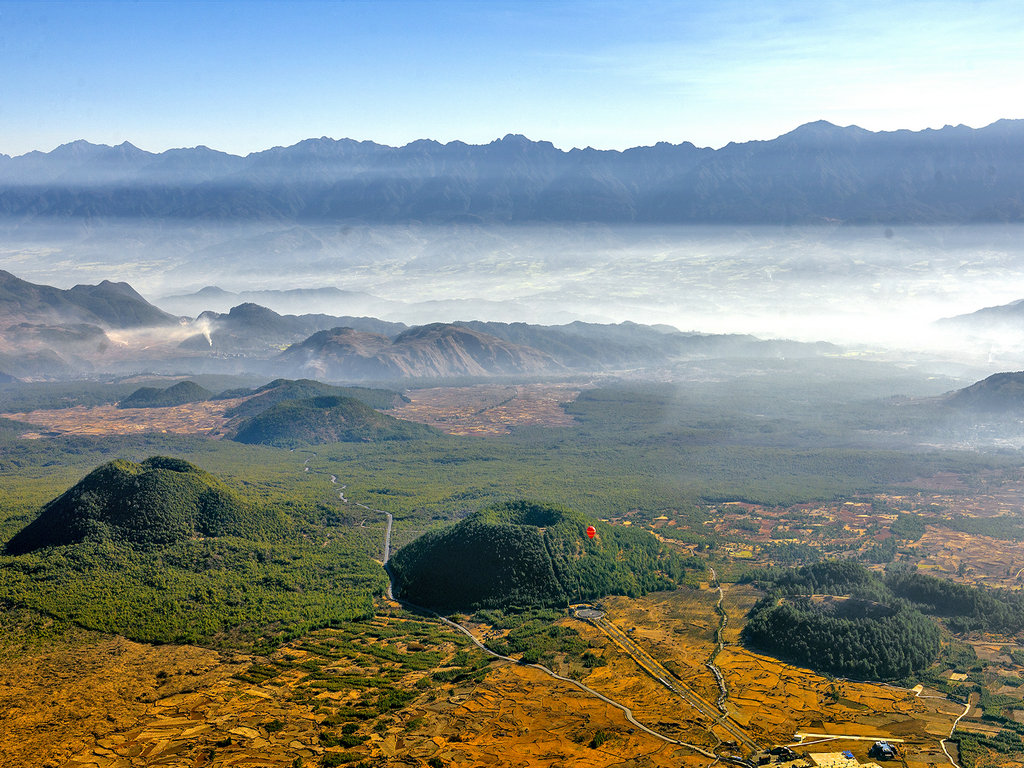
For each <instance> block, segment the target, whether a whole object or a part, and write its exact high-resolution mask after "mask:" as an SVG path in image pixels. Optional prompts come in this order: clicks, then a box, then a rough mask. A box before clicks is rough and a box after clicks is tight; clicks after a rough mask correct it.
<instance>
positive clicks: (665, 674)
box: [587, 617, 761, 762]
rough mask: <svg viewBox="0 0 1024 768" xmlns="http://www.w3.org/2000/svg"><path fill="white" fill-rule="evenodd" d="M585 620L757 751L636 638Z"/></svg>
mask: <svg viewBox="0 0 1024 768" xmlns="http://www.w3.org/2000/svg"><path fill="white" fill-rule="evenodd" d="M587 621H588V622H590V623H591V624H593V625H594V626H595V627H597V628H598V629H600V630H601V631H602V632H604V633H605V634H606V635H608V637H609V638H611V640H612V642H614V643H615V644H616V645H618V646H619V647H620V648H621V649H622V650H623V651H625V652H626V653H627V654H628V655H629V656H631V657H632V658H633V661H635V662H636V663H637V665H638V666H639V667H640V668H641V669H642V670H644V672H646V673H647V674H649V675H650V676H651V677H653V678H654V679H655V680H657V681H658V682H659V683H660V684H661V685H663V686H664V687H665V688H667V689H668V690H670V691H671V692H672V693H674V694H675V695H676V696H678V697H680V698H681V699H682V700H683V701H685V702H686V703H687V704H689V705H690V706H691V707H692V708H693V709H694V710H696V711H697V712H699V713H700V714H702V715H703V716H704V717H706V718H707V719H708V720H710V721H712V722H713V723H715V724H716V725H717V726H718V727H720V728H721V729H723V730H724V731H725V732H726V733H728V734H729V735H730V736H732V737H733V738H734V739H736V741H737V743H739V744H742V745H743V746H744V747H745V748H746V749H748V750H749V751H750V752H751V754H756V753H757V752H759V751H760V749H761V748H760V745H758V744H757V742H755V741H754V740H753V739H752V738H750V736H749V735H747V732H746V731H745V730H744V729H743V728H742V727H741V726H740V725H739V724H738V723H736V722H734V721H733V720H732V719H731V718H730V717H729V716H728V715H727V714H726V715H722V714H720V713H719V712H718V711H717V710H716V709H715V707H713V706H711V704H710V703H708V702H707V701H705V700H704V699H703V698H702V697H701V696H699V695H698V694H697V693H696V692H694V691H693V690H692V689H690V687H689V686H687V685H686V684H684V683H683V682H682V681H681V680H678V679H677V678H676V677H675V676H673V674H672V673H671V672H670V671H669V670H668V669H666V668H665V667H664V666H662V664H661V662H659V661H658V660H657V659H655V658H654V657H653V656H651V655H650V654H649V653H648V652H647V651H645V650H644V649H643V648H641V647H640V645H639V644H637V642H636V641H635V640H633V639H632V638H631V637H629V635H627V634H626V633H625V632H623V631H622V630H621V629H620V628H619V627H617V626H616V625H615V624H613V623H612V622H610V621H608V619H606V618H604V617H600V618H596V617H595V618H589V617H588V618H587ZM716 757H721V758H722V759H723V760H730V761H732V762H736V761H735V759H733V758H730V757H727V756H719V755H716Z"/></svg>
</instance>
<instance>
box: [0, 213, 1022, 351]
mask: <svg viewBox="0 0 1024 768" xmlns="http://www.w3.org/2000/svg"><path fill="white" fill-rule="evenodd" d="M1021 233H1024V226H1022V225H970V226H953V225H949V226H941V227H925V226H902V227H901V226H894V227H884V226H880V225H869V226H862V227H851V226H825V225H822V226H805V227H783V226H771V227H769V226H761V227H721V226H646V225H628V226H626V225H623V226H610V225H593V224H589V225H586V224H584V225H564V224H559V225H555V226H544V225H515V226H513V225H387V226H371V225H345V226H341V225H321V226H299V225H285V226H271V225H259V224H234V225H226V224H217V225H197V224H196V223H194V222H191V223H189V224H188V225H176V224H171V223H169V222H166V221H163V222H160V223H159V224H157V225H147V224H139V223H136V222H132V223H125V222H101V223H97V222H93V223H91V224H89V225H84V224H81V223H78V224H74V223H65V224H62V225H59V226H41V225H26V224H22V225H19V226H18V227H17V228H16V230H15V231H13V232H8V233H7V236H6V237H5V238H4V245H3V247H2V248H0V268H2V269H5V270H7V271H9V272H12V273H13V274H15V275H17V276H18V277H21V278H23V279H26V280H29V281H31V282H37V283H45V284H49V285H55V286H57V287H60V288H69V287H71V286H72V285H75V284H78V283H98V282H100V281H101V280H105V279H106V280H112V281H115V282H121V281H123V282H128V283H130V284H131V285H132V286H133V287H134V288H135V289H136V290H138V291H139V292H140V293H142V294H143V295H144V296H146V297H147V298H148V299H149V300H151V301H153V302H154V303H156V304H157V305H158V306H161V300H162V299H163V298H165V297H169V296H174V295H180V294H187V293H192V292H194V291H197V290H199V289H201V288H203V287H205V286H208V285H216V286H218V287H220V288H222V289H224V290H227V291H232V292H243V291H258V290H288V289H295V288H323V287H335V288H338V289H341V290H344V291H351V292H355V293H358V294H366V296H353V297H350V298H349V299H347V300H346V301H345V302H341V303H334V304H331V303H316V302H311V301H309V300H306V301H304V302H303V304H302V306H301V307H297V306H290V305H281V304H277V306H275V302H274V301H267V302H266V304H267V305H268V306H270V308H272V309H275V310H276V311H284V312H288V313H292V314H294V313H296V312H297V311H298V312H300V313H301V312H320V313H325V314H333V315H372V316H376V317H380V318H381V319H385V320H393V321H400V322H405V323H408V324H421V323H425V322H440V321H453V320H495V321H502V322H515V321H522V322H531V323H540V324H561V323H566V322H572V321H573V320H584V321H589V322H622V321H633V322H639V323H646V324H658V323H663V324H668V325H671V326H674V327H676V328H678V329H680V330H682V331H697V332H703V333H749V334H753V335H756V336H759V337H762V338H790V339H795V340H799V341H829V342H835V343H839V344H843V345H852V346H858V347H871V346H878V347H883V348H885V349H910V350H922V351H923V350H935V351H942V350H944V349H946V350H949V351H953V350H959V351H962V352H964V353H969V354H970V356H971V357H972V358H977V357H982V358H986V357H993V356H994V357H995V358H997V359H998V358H999V356H1000V355H1002V354H1004V353H1006V352H1007V350H1009V349H1012V348H1015V347H1017V346H1020V345H1021V340H1020V339H1016V338H1013V339H1010V338H1007V339H1003V340H1000V339H989V340H988V341H987V342H985V343H986V344H988V347H987V348H984V347H981V346H979V345H978V344H977V343H976V342H972V343H971V344H970V345H968V346H967V347H962V346H961V345H960V343H959V341H958V340H954V339H951V338H950V333H949V332H948V331H936V329H934V328H933V327H932V325H931V324H932V323H933V322H934V321H935V320H938V319H940V318H944V317H949V316H952V315H957V314H963V313H968V312H974V311H976V310H978V309H981V308H983V307H988V306H993V305H999V304H1006V303H1009V302H1012V301H1015V300H1017V299H1020V298H1024V238H1022V237H1020V235H1021ZM378 300H379V301H378ZM204 308H205V309H220V310H221V311H223V310H224V309H226V307H223V306H220V307H204ZM375 310H377V311H375ZM172 311H173V309H172ZM193 316H194V315H193ZM954 341H957V343H955V344H954V343H953V342H954ZM1013 359H1017V357H1016V353H1014V358H1013ZM1021 359H1024V358H1021Z"/></svg>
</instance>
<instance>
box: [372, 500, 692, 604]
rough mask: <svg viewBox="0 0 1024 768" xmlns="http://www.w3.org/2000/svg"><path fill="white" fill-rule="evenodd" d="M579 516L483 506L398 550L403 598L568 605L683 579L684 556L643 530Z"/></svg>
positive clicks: (529, 506) (520, 505)
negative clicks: (593, 531)
mask: <svg viewBox="0 0 1024 768" xmlns="http://www.w3.org/2000/svg"><path fill="white" fill-rule="evenodd" d="M589 524H593V525H594V526H595V527H596V528H597V530H598V535H597V536H596V537H595V538H594V539H593V540H589V539H588V538H587V535H586V528H587V525H588V521H587V520H586V519H585V518H584V517H583V516H582V515H581V514H580V513H578V512H573V511H569V510H565V509H562V508H559V507H554V506H550V505H546V504H538V503H534V502H527V501H516V502H509V503H505V504H500V505H496V506H493V507H488V508H485V509H483V510H480V511H479V512H476V513H474V514H472V515H470V516H469V517H467V518H466V519H465V520H462V521H461V522H459V523H457V524H456V525H454V526H451V527H449V528H446V529H443V530H440V531H435V532H431V533H428V534H426V535H425V536H423V537H421V538H420V539H417V540H416V541H414V542H413V543H411V544H409V545H408V546H406V547H403V548H402V549H401V550H399V551H398V552H397V553H396V554H395V556H394V557H393V558H392V560H391V564H390V565H391V571H392V574H393V576H394V578H395V583H396V585H397V586H398V589H399V592H400V594H402V596H404V597H405V598H406V599H408V600H410V601H412V602H415V603H420V604H423V605H428V606H433V607H443V608H460V607H461V608H478V607H507V606H529V605H533V606H543V605H565V604H566V603H567V602H570V601H579V600H586V599H590V598H594V597H599V596H602V595H607V594H625V595H631V596H637V595H641V594H644V593H645V592H647V591H650V590H652V589H658V588H669V587H671V586H674V584H675V583H676V582H677V581H678V580H679V579H680V578H681V577H682V575H683V570H684V563H683V561H682V559H681V558H679V557H678V556H677V555H674V554H672V553H670V552H668V551H667V550H665V549H663V548H662V547H661V546H660V545H659V544H658V542H657V540H656V539H655V538H654V537H653V536H651V535H650V534H649V533H647V532H645V531H638V530H633V529H630V528H621V527H613V526H610V525H607V524H605V523H601V522H599V521H595V522H590V523H589Z"/></svg>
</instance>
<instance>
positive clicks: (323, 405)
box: [234, 396, 437, 446]
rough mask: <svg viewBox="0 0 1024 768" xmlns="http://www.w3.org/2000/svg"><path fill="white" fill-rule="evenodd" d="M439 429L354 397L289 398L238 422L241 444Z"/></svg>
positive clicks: (409, 436) (369, 438) (373, 437)
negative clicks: (417, 422)
mask: <svg viewBox="0 0 1024 768" xmlns="http://www.w3.org/2000/svg"><path fill="white" fill-rule="evenodd" d="M436 434H437V430H435V429H433V428H432V427H428V426H426V425H423V424H416V423H414V422H411V421H403V420H401V419H396V418H395V417H394V416H388V415H387V414H384V413H378V412H377V411H375V410H373V408H371V407H370V406H368V405H366V404H365V403H363V402H360V401H359V400H356V399H354V398H351V397H330V396H328V397H311V398H308V399H305V400H286V401H284V402H280V403H278V404H277V405H274V406H272V407H271V408H268V409H267V410H266V411H264V412H262V413H259V414H257V415H256V416H253V417H252V418H250V419H246V420H245V421H243V422H241V423H240V424H239V425H238V431H237V433H236V434H235V437H234V439H235V440H236V441H237V442H239V443H249V444H261V445H277V446H295V445H318V444H323V443H358V442H381V441H387V440H414V439H416V438H422V437H432V436H434V435H436Z"/></svg>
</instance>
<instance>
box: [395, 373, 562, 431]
mask: <svg viewBox="0 0 1024 768" xmlns="http://www.w3.org/2000/svg"><path fill="white" fill-rule="evenodd" d="M579 393H580V385H579V384H519V385H511V384H510V385H502V384H480V385H478V386H474V387H437V388H431V389H413V390H410V391H408V392H406V396H407V397H408V398H409V399H410V401H411V402H409V403H406V404H404V405H402V406H400V407H398V408H395V409H394V410H391V411H389V413H390V414H391V415H392V416H395V417H397V418H399V419H408V420H409V421H418V422H420V423H422V424H429V425H430V426H432V427H436V428H437V429H440V430H442V431H443V432H447V433H448V434H450V435H507V434H509V432H511V431H512V429H513V428H514V427H522V426H544V427H564V426H569V425H571V424H572V423H573V419H572V417H571V416H569V415H568V414H567V413H566V412H565V410H564V409H563V408H562V404H563V403H566V402H571V401H572V400H574V399H576V396H577V395H579Z"/></svg>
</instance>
